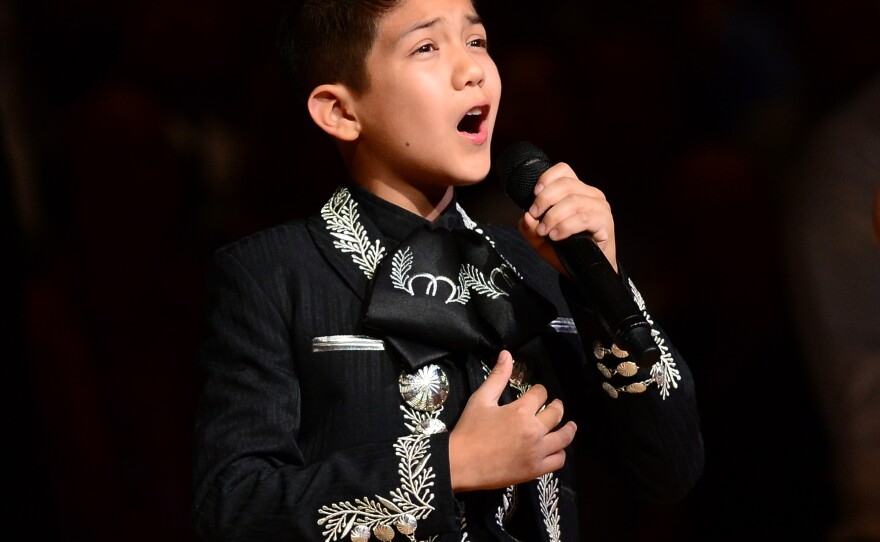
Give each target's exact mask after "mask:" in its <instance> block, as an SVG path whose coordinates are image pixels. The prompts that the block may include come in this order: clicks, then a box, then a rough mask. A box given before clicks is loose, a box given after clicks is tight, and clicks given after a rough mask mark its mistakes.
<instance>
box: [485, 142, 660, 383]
mask: <svg viewBox="0 0 880 542" xmlns="http://www.w3.org/2000/svg"><path fill="white" fill-rule="evenodd" d="M551 168H559V169H561V171H550V172H549V174H550V175H551V176H554V174H556V175H558V176H556V177H555V179H556V180H554V181H553V182H550V183H547V184H546V186H545V184H544V183H542V184H541V185H540V186H541V188H542V189H543V190H542V191H541V192H540V196H541V197H540V198H538V200H539V201H541V202H542V205H541V206H538V205H537V204H536V197H535V190H536V186H537V185H538V181H539V179H541V177H542V175H544V174H545V173H547V172H548V170H550V169H551ZM497 171H498V175H499V177H500V179H501V182H502V184H503V185H504V189H505V191H506V192H507V194H508V196H510V198H511V199H513V201H514V202H515V203H516V204H517V205H518V206H519V207H520V208H521V209H523V210H524V211H525V212H526V217H525V218H524V221H525V222H526V224H525V225H526V229H527V231H526V232H524V233H525V234H526V237H527V239H529V241H530V243H531V244H532V245H533V246H534V247H535V249H536V250H538V252H539V253H540V254H541V255H542V257H544V258H545V259H547V260H548V261H550V262H551V263H557V262H558V263H559V264H561V267H562V268H563V269H564V270H565V271H566V272H567V274H568V276H569V277H570V278H571V279H572V280H573V281H574V283H575V284H576V285H577V287H578V288H579V289H580V290H581V291H582V293H583V294H584V295H585V296H586V297H588V298H590V299H592V300H594V302H595V305H596V306H595V308H596V312H597V314H598V315H599V319H600V321H601V322H602V325H603V326H604V327H605V329H606V330H607V331H608V333H609V335H610V336H611V337H612V338H613V340H614V342H615V343H616V344H617V345H618V346H619V347H620V348H622V349H624V350H626V351H628V352H629V353H630V354H631V355H632V357H633V359H634V360H635V361H636V362H637V363H638V364H639V365H640V366H642V367H649V366H650V365H652V364H653V363H656V362H657V361H658V360H659V359H660V349H659V347H658V346H657V344H656V342H655V341H654V338H653V337H652V335H651V326H650V324H649V323H648V322H647V319H646V318H645V317H644V315H643V314H642V312H641V311H640V310H639V308H638V306H636V303H635V301H634V300H633V298H632V295H631V294H630V293H629V292H627V290H626V288H625V287H624V285H623V282H622V280H621V279H620V277H619V276H618V275H617V272H616V269H615V267H616V266H613V265H612V263H611V261H609V259H610V260H612V261H613V260H616V254H615V247H614V237H613V235H614V232H613V224H612V223H611V216H610V210H609V209H608V208H607V202H605V199H604V196H603V195H602V193H601V192H600V191H599V190H597V189H595V188H591V187H588V186H587V185H584V184H583V183H581V181H579V180H578V179H577V177H576V176H575V175H574V172H573V171H571V169H570V168H568V166H566V165H565V164H557V165H556V166H554V165H553V164H552V163H551V162H550V159H549V157H548V156H547V155H546V154H545V153H544V152H543V151H542V150H540V149H538V148H537V147H535V146H534V145H532V144H530V143H527V142H521V143H517V144H515V145H513V146H511V147H509V148H508V149H507V150H505V151H504V153H502V154H501V156H500V157H499V160H498V167H497ZM567 173H568V174H570V175H567ZM572 182H576V183H580V184H577V185H576V186H574V187H572V185H571V183H572ZM572 188H574V190H572ZM544 191H546V192H544ZM547 202H550V203H549V206H548V207H547V208H543V209H542V208H541V207H544V206H547V205H548V204H547ZM597 206H598V207H597ZM590 208H593V209H594V210H595V212H586V213H582V212H580V211H582V210H584V209H587V210H589V209H590ZM539 219H540V222H538V220H539ZM532 232H534V234H532V235H529V234H530V233H532ZM570 232H573V233H570ZM591 232H592V233H591ZM544 240H546V241H544ZM597 241H598V243H601V244H603V245H605V248H606V251H607V252H608V255H607V256H606V254H605V253H604V252H603V251H602V249H601V248H600V247H599V245H598V244H597ZM615 263H616V262H615ZM557 267H560V265H557Z"/></svg>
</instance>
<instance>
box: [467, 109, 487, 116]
mask: <svg viewBox="0 0 880 542" xmlns="http://www.w3.org/2000/svg"><path fill="white" fill-rule="evenodd" d="M467 114H468V115H482V114H483V110H482V109H480V108H479V107H475V108H473V109H471V110H470V111H468V112H467Z"/></svg>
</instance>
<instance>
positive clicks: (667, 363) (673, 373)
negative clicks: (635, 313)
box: [629, 279, 681, 399]
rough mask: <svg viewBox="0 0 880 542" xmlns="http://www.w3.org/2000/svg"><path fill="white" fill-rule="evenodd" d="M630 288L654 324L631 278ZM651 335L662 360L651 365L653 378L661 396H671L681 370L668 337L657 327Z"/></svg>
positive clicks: (646, 316) (634, 297)
mask: <svg viewBox="0 0 880 542" xmlns="http://www.w3.org/2000/svg"><path fill="white" fill-rule="evenodd" d="M629 288H630V290H632V294H633V299H634V300H635V302H636V305H638V307H639V310H640V311H642V314H643V315H644V317H645V320H647V321H648V323H649V324H650V325H652V326H653V325H654V321H653V320H651V315H650V314H648V310H647V309H646V308H645V299H644V298H643V297H642V294H641V293H640V292H639V291H638V289H636V285H635V284H633V281H632V279H629ZM651 336H652V337H653V338H654V342H655V343H657V346H659V347H660V361H658V362H657V363H655V364H654V365H653V366H652V367H651V378H652V379H653V380H654V382H656V383H657V386H658V387H659V388H660V396H661V397H663V398H664V399H666V398H667V397H669V391H670V386H671V387H673V388H676V389H678V381H679V380H681V372H680V371H679V370H678V368H677V367H676V365H675V359H673V357H672V353H671V352H670V351H669V347H668V346H666V339H665V338H663V336H662V335H660V332H659V331H657V330H656V329H652V330H651Z"/></svg>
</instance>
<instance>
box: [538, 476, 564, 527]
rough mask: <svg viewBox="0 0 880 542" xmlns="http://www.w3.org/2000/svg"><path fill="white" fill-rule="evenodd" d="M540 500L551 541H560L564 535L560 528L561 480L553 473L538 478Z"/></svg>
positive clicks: (545, 525)
mask: <svg viewBox="0 0 880 542" xmlns="http://www.w3.org/2000/svg"><path fill="white" fill-rule="evenodd" d="M538 501H540V505H541V515H542V516H544V528H546V529H547V535H548V536H549V537H550V541H551V542H559V540H560V539H561V537H562V531H561V530H560V528H559V480H558V479H557V478H556V477H555V476H553V473H550V472H548V473H547V474H545V475H543V476H541V477H540V478H538Z"/></svg>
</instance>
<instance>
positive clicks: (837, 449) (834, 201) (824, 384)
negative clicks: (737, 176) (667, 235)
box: [784, 76, 880, 542]
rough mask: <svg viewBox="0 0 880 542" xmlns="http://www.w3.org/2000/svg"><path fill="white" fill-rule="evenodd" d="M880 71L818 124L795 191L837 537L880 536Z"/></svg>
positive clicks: (862, 539)
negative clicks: (879, 204) (879, 213)
mask: <svg viewBox="0 0 880 542" xmlns="http://www.w3.org/2000/svg"><path fill="white" fill-rule="evenodd" d="M878 185H880V76H878V77H877V78H875V79H874V80H873V81H871V82H869V83H868V84H867V85H866V86H865V87H864V88H861V89H860V90H859V92H857V93H856V94H855V95H854V96H853V97H852V98H851V99H850V100H848V101H846V102H844V103H843V104H842V105H841V106H839V107H837V108H835V109H833V110H831V111H830V112H829V114H828V117H827V118H826V119H825V120H824V121H823V122H822V123H821V124H819V125H818V126H817V127H816V129H815V131H814V132H813V133H812V134H810V137H809V139H808V140H807V143H806V145H805V148H804V151H803V157H802V159H801V161H800V162H799V164H798V167H797V168H796V169H795V170H794V172H793V173H792V176H791V178H790V185H789V186H788V190H787V191H786V199H787V200H788V205H787V206H786V211H787V213H786V228H785V237H784V240H785V243H784V246H785V247H786V249H787V264H788V269H787V271H788V279H789V280H788V284H790V286H791V288H790V297H791V303H792V314H793V315H794V319H795V322H796V323H797V330H798V339H799V346H800V349H801V351H802V353H803V356H804V359H805V360H806V362H807V364H808V367H809V372H810V376H811V383H812V387H813V389H815V390H816V393H817V396H818V398H819V400H820V405H821V408H822V418H823V420H824V423H825V426H826V427H827V431H828V433H829V435H830V437H831V438H830V446H831V448H830V452H831V460H832V462H831V465H832V471H831V480H832V486H833V488H834V490H835V492H836V495H837V497H838V501H837V502H838V510H839V512H838V519H837V521H836V523H835V525H834V528H833V532H832V538H831V540H833V541H834V542H868V541H880V312H878V311H880V248H878V246H877V239H878V238H877V235H876V231H875V228H874V220H875V217H874V206H875V199H876V194H877V190H878Z"/></svg>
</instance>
